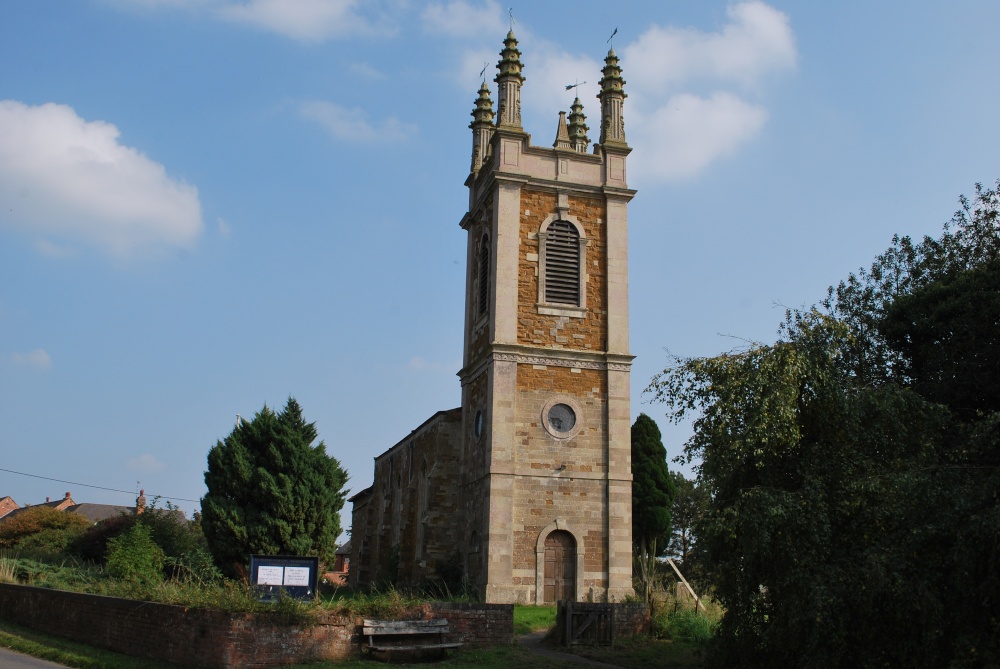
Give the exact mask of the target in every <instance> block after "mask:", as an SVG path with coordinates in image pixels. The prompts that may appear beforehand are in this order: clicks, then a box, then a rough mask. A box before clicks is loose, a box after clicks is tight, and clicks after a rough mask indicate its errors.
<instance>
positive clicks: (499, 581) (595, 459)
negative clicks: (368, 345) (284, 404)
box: [348, 31, 635, 604]
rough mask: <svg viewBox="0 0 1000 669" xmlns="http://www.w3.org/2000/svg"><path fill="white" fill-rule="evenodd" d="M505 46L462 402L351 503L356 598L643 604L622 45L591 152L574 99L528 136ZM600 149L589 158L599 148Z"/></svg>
mask: <svg viewBox="0 0 1000 669" xmlns="http://www.w3.org/2000/svg"><path fill="white" fill-rule="evenodd" d="M517 46H518V43H517V39H516V38H515V36H514V33H513V31H511V32H509V33H508V34H507V38H506V39H505V40H504V48H503V50H502V51H501V52H500V61H499V63H498V64H497V70H498V73H497V75H496V78H495V79H494V81H495V82H496V84H497V106H496V109H495V110H494V106H493V101H492V100H491V99H490V90H489V87H488V86H487V85H486V82H485V81H484V82H483V85H482V87H481V88H480V89H479V95H478V98H477V99H476V102H475V107H474V109H473V111H472V117H473V120H472V123H471V125H470V128H471V129H472V165H471V169H470V173H469V177H468V179H467V180H466V182H465V185H466V186H467V187H468V189H469V210H468V212H467V213H466V214H465V215H464V216H463V217H462V219H461V222H460V224H459V225H460V227H461V229H462V230H464V231H465V233H466V235H467V252H466V291H465V325H464V328H465V338H464V341H465V344H464V354H463V357H462V361H463V366H462V369H461V371H459V373H458V376H459V378H460V379H461V386H462V404H461V406H460V407H459V408H457V409H451V410H446V411H440V412H438V413H436V414H435V415H433V416H431V417H430V418H429V419H427V420H426V421H425V422H424V423H423V424H422V425H420V426H419V427H417V428H416V429H415V430H413V432H411V433H410V434H409V435H408V436H406V437H405V438H404V439H402V440H401V441H400V442H398V443H397V444H396V445H394V446H393V447H392V448H390V449H388V450H387V451H385V452H383V453H382V454H381V455H379V456H377V457H376V458H375V476H374V483H373V484H372V486H371V487H369V488H366V489H365V490H362V491H361V492H359V493H357V494H356V495H354V496H353V497H352V498H351V499H350V500H349V501H351V502H352V504H353V511H352V534H351V561H350V564H351V568H350V573H349V577H348V581H349V583H350V585H352V586H364V585H386V584H393V585H396V586H399V587H409V586H415V587H419V586H428V585H432V584H434V583H438V584H440V583H442V582H445V583H447V582H452V583H454V582H456V581H458V582H461V583H464V584H465V586H466V587H467V588H468V589H469V590H470V591H471V592H473V593H475V594H476V595H478V597H479V598H480V599H481V600H483V601H485V602H498V603H510V602H517V603H525V604H543V603H551V602H556V601H559V600H563V599H572V600H576V601H621V600H622V599H624V598H625V597H626V596H627V595H629V594H631V593H632V522H631V517H632V473H631V462H630V460H631V442H630V434H631V433H630V428H631V410H630V399H629V371H630V368H631V363H632V356H631V355H629V332H628V327H629V317H628V204H629V201H630V200H631V199H632V197H633V196H634V195H635V191H634V190H630V189H629V188H628V185H627V182H626V160H627V158H628V154H629V152H630V151H631V148H630V147H629V146H628V144H627V143H626V141H625V123H624V118H623V115H622V110H623V105H624V101H625V98H626V95H625V90H624V85H625V81H624V79H623V78H622V70H621V67H620V66H619V60H618V57H617V56H616V54H615V52H614V50H613V49H612V50H610V51H609V52H608V54H607V57H606V58H605V60H604V63H605V65H604V68H603V70H602V74H603V76H602V78H601V80H600V94H599V95H598V100H599V101H600V140H599V141H598V142H597V143H595V144H594V145H593V147H592V149H591V148H590V139H589V138H588V136H587V132H588V130H589V127H588V126H587V124H586V116H585V115H584V109H583V105H582V104H581V102H580V99H579V98H577V99H576V100H575V101H574V102H573V105H572V106H571V107H570V112H569V114H568V115H567V114H566V113H565V112H559V121H558V126H557V128H556V135H555V141H554V143H553V145H552V147H551V148H547V147H540V146H535V145H533V144H532V143H531V136H530V135H529V134H527V133H526V132H525V131H524V128H523V127H522V126H521V88H522V85H523V84H524V81H525V77H524V76H523V75H522V67H523V65H522V62H521V52H520V51H519V50H518V48H517ZM588 149H589V150H588Z"/></svg>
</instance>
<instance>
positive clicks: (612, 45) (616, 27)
mask: <svg viewBox="0 0 1000 669" xmlns="http://www.w3.org/2000/svg"><path fill="white" fill-rule="evenodd" d="M617 34H618V26H615V31H614V32H613V33H611V37H609V38H608V42H607V43H608V44H610V45H611V49H612V50H614V48H615V43H614V42H612V41H611V40H613V39H614V38H615V35H617Z"/></svg>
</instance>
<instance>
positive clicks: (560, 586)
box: [544, 530, 576, 604]
mask: <svg viewBox="0 0 1000 669" xmlns="http://www.w3.org/2000/svg"><path fill="white" fill-rule="evenodd" d="M544 578H545V603H546V604H553V603H555V602H558V601H561V600H563V599H572V600H574V601H575V600H576V540H575V539H574V538H573V535H572V534H570V533H569V532H566V531H565V530H555V531H554V532H551V533H550V534H549V536H547V537H545V571H544Z"/></svg>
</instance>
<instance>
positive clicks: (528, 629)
mask: <svg viewBox="0 0 1000 669" xmlns="http://www.w3.org/2000/svg"><path fill="white" fill-rule="evenodd" d="M555 624H556V607H555V606H522V605H520V604H518V605H515V606H514V634H515V635H520V634H531V633H532V632H545V631H547V630H550V629H552V628H553V627H555Z"/></svg>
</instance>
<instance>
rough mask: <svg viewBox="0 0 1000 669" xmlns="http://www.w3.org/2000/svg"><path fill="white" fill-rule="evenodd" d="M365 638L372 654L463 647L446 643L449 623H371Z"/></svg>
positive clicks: (365, 630) (364, 632) (432, 621)
mask: <svg viewBox="0 0 1000 669" xmlns="http://www.w3.org/2000/svg"><path fill="white" fill-rule="evenodd" d="M363 627H364V630H363V634H364V636H365V638H366V639H367V640H368V652H369V653H376V652H382V653H394V652H411V653H415V652H419V651H425V650H437V651H438V652H439V653H440V654H442V655H443V654H444V651H445V650H446V649H448V648H458V647H460V646H461V645H462V644H461V643H454V642H452V643H446V642H445V640H444V635H445V634H447V633H448V621H447V620H368V619H365V621H364V626H363Z"/></svg>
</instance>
